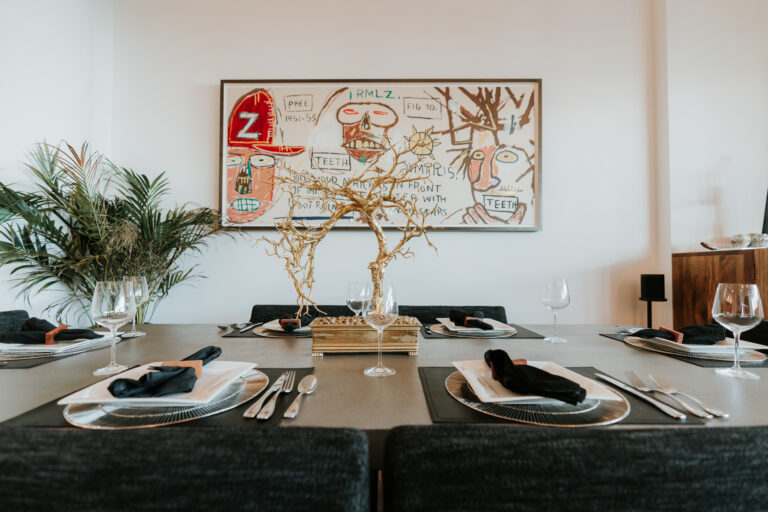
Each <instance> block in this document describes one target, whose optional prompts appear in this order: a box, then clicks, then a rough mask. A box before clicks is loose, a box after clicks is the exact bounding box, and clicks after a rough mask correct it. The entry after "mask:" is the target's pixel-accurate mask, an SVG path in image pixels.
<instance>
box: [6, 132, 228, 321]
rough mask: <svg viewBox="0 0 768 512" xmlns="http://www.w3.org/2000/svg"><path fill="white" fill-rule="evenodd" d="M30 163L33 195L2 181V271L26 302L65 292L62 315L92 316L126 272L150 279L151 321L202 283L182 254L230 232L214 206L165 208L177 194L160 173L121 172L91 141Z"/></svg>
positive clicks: (38, 151) (57, 307)
mask: <svg viewBox="0 0 768 512" xmlns="http://www.w3.org/2000/svg"><path fill="white" fill-rule="evenodd" d="M26 165H27V168H28V170H29V171H30V173H31V175H32V178H33V182H34V184H35V186H36V190H35V191H34V192H31V193H28V192H21V191H18V190H16V189H14V188H13V186H12V185H8V184H5V183H2V182H0V266H4V265H7V266H9V267H11V274H12V276H14V279H15V282H14V285H15V286H16V287H17V288H18V289H19V293H20V294H21V295H23V296H25V297H27V298H28V297H29V296H30V295H31V294H34V293H39V292H41V291H44V290H47V289H49V288H51V287H57V286H58V287H62V288H64V289H66V290H67V292H68V293H67V296H66V297H64V298H63V299H61V300H58V301H56V302H55V303H53V304H51V305H50V307H49V310H54V311H55V314H56V316H57V318H60V317H61V316H62V315H64V314H68V313H72V312H75V313H77V314H87V310H86V307H87V304H88V303H89V301H90V298H91V296H92V294H93V289H94V288H95V285H96V283H97V282H98V281H104V280H119V279H122V278H123V276H126V275H144V276H145V277H146V278H147V282H148V284H149V287H150V290H151V293H150V301H149V303H148V304H147V305H146V306H145V307H144V309H143V311H142V312H141V313H140V317H141V316H142V315H143V314H144V312H148V314H149V315H150V316H151V314H152V312H154V311H155V309H156V308H157V305H158V304H159V302H160V301H161V300H162V299H163V298H165V297H166V296H167V295H168V294H169V293H170V291H171V289H172V288H174V287H176V286H178V285H180V284H182V283H185V282H188V281H189V280H191V279H193V278H195V277H199V274H197V273H196V271H195V269H196V267H195V266H192V267H191V268H183V267H182V265H181V263H180V258H181V257H182V256H183V255H184V254H186V253H188V252H200V251H201V250H202V248H203V247H205V246H206V244H207V241H208V237H210V236H212V235H216V234H220V233H224V231H223V228H222V226H221V224H220V221H219V214H218V212H217V211H215V210H212V209H209V208H191V207H189V206H188V205H182V206H176V207H173V208H170V209H167V210H165V209H163V207H162V203H163V201H164V200H165V199H166V198H167V196H168V194H169V193H170V189H169V184H168V180H167V178H166V177H165V175H164V174H163V173H160V174H159V175H157V176H155V177H154V178H150V177H148V176H146V175H144V174H140V173H137V172H134V171H132V170H130V169H126V168H122V167H118V166H116V165H114V164H113V163H111V162H109V161H107V160H106V159H105V158H103V156H102V155H100V154H98V153H96V152H92V151H90V150H89V148H88V145H87V144H83V145H82V146H81V147H80V148H79V149H76V148H74V147H73V146H71V145H69V144H65V145H64V146H63V147H62V146H51V145H49V144H45V143H43V144H38V145H37V146H36V147H35V148H34V149H33V151H32V152H31V153H30V156H29V163H27V164H26ZM148 318H149V317H147V319H148ZM140 320H141V318H140Z"/></svg>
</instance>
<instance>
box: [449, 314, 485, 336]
mask: <svg viewBox="0 0 768 512" xmlns="http://www.w3.org/2000/svg"><path fill="white" fill-rule="evenodd" d="M448 318H449V319H450V320H451V322H453V323H454V325H459V326H464V327H477V328H479V329H482V330H484V331H492V330H493V326H492V325H491V324H489V323H487V322H483V321H482V320H481V319H482V318H485V315H484V314H483V312H482V311H473V312H472V314H470V313H467V312H466V311H464V310H463V309H451V310H449V311H448Z"/></svg>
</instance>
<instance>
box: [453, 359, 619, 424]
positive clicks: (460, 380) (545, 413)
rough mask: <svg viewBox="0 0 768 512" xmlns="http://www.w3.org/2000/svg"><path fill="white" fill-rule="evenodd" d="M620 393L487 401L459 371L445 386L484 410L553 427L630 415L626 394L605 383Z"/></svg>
mask: <svg viewBox="0 0 768 512" xmlns="http://www.w3.org/2000/svg"><path fill="white" fill-rule="evenodd" d="M600 386H601V387H603V388H605V389H606V390H608V391H610V392H611V393H612V394H613V395H615V396H616V400H595V399H586V400H584V401H583V402H582V403H580V404H578V405H571V404H567V403H565V402H557V403H551V402H547V403H541V404H505V403H487V404H486V403H483V402H481V401H480V400H479V399H478V398H477V396H476V395H475V394H474V393H473V392H472V390H471V389H470V387H469V384H467V380H466V379H465V378H464V376H463V375H462V374H461V372H459V371H455V372H453V373H452V374H450V375H449V376H448V377H447V378H446V379H445V389H446V390H447V391H448V394H449V395H451V396H452V397H453V398H455V399H456V400H457V401H458V402H459V403H461V404H463V405H465V406H467V407H469V408H470V409H474V410H476V411H478V412H481V413H483V414H487V415H489V416H493V417H495V418H501V419H505V420H510V421H516V422H519V423H527V424H529V425H543V426H552V427H596V426H600V425H610V424H612V423H616V422H619V421H621V420H623V419H624V418H626V417H627V415H628V414H629V410H630V406H629V402H628V401H627V399H626V398H624V396H622V395H621V394H620V393H617V392H616V391H614V390H613V389H611V388H609V387H607V386H602V384H600Z"/></svg>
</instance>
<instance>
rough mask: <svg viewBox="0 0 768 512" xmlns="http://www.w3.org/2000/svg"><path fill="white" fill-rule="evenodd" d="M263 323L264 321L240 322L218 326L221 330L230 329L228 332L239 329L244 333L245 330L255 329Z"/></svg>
mask: <svg viewBox="0 0 768 512" xmlns="http://www.w3.org/2000/svg"><path fill="white" fill-rule="evenodd" d="M263 323H264V322H242V323H239V324H227V325H217V326H216V327H218V328H219V330H220V331H228V332H233V331H237V332H239V333H244V332H245V331H248V330H250V329H253V328H254V327H258V326H260V325H262V324H263Z"/></svg>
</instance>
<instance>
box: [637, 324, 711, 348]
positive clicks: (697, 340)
mask: <svg viewBox="0 0 768 512" xmlns="http://www.w3.org/2000/svg"><path fill="white" fill-rule="evenodd" d="M678 332H681V333H683V344H685V345H714V344H715V343H717V342H718V341H720V340H724V339H725V335H726V330H725V327H723V326H721V325H718V324H710V325H689V326H687V327H681V328H680V329H678ZM631 335H632V336H637V337H638V338H644V339H649V338H662V339H665V340H669V341H675V335H674V334H672V333H671V332H667V331H662V330H659V329H641V330H639V331H637V332H634V333H632V334H631Z"/></svg>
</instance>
